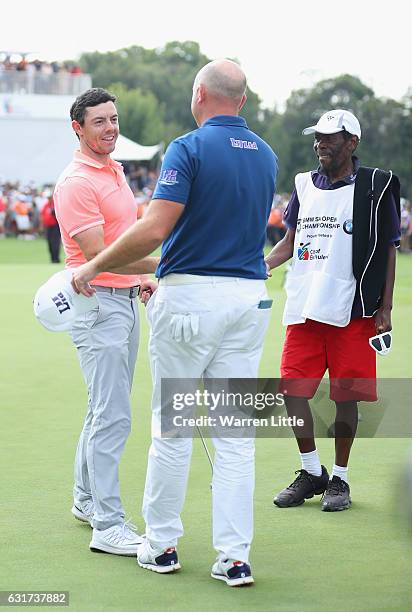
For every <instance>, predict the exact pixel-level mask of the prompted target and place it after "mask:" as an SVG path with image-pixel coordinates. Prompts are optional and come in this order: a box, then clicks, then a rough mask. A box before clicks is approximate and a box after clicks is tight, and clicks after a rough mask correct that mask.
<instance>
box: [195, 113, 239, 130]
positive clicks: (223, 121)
mask: <svg viewBox="0 0 412 612" xmlns="http://www.w3.org/2000/svg"><path fill="white" fill-rule="evenodd" d="M206 125H233V126H236V127H245V128H247V123H246V120H245V119H244V118H243V117H239V116H238V115H216V116H215V117H210V119H208V120H207V121H205V122H204V123H203V124H202V127H205V126H206Z"/></svg>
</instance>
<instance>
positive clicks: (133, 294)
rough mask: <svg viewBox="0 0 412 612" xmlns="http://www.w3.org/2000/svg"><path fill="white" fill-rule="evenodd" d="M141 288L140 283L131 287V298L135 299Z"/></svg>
mask: <svg viewBox="0 0 412 612" xmlns="http://www.w3.org/2000/svg"><path fill="white" fill-rule="evenodd" d="M139 289H140V285H137V287H130V291H129V299H130V300H134V298H135V297H137V296H138V295H139Z"/></svg>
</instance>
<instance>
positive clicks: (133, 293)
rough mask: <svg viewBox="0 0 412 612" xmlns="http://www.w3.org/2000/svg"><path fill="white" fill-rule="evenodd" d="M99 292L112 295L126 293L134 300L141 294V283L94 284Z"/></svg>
mask: <svg viewBox="0 0 412 612" xmlns="http://www.w3.org/2000/svg"><path fill="white" fill-rule="evenodd" d="M92 287H94V289H96V291H97V292H101V293H111V294H112V295H114V294H116V295H125V296H126V297H128V298H129V299H130V300H133V299H134V298H135V297H137V296H138V295H139V289H140V285H137V287H103V286H102V285H92Z"/></svg>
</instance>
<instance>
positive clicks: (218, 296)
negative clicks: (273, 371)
mask: <svg viewBox="0 0 412 612" xmlns="http://www.w3.org/2000/svg"><path fill="white" fill-rule="evenodd" d="M265 298H267V293H266V288H265V283H264V281H260V280H249V279H240V278H230V277H226V278H222V277H199V276H192V275H178V274H171V275H169V276H167V277H165V278H164V279H161V282H160V286H159V288H158V290H157V291H156V293H155V295H154V296H153V297H152V298H151V300H150V301H149V304H148V311H147V316H148V319H149V323H150V325H151V335H150V342H149V355H150V361H151V369H152V377H153V398H152V444H151V447H150V450H149V458H148V467H147V475H146V486H145V492H144V499H143V517H144V519H145V521H146V535H147V537H148V539H149V541H150V542H151V543H152V544H154V545H155V546H158V547H160V548H163V549H164V548H168V547H171V546H176V544H177V540H178V538H179V537H180V536H181V535H182V534H183V526H182V522H181V519H180V513H181V511H182V507H183V503H184V499H185V494H186V487H187V480H188V474H189V466H190V458H191V452H192V439H191V438H170V439H165V438H161V435H160V417H161V414H160V412H161V397H160V395H161V393H160V391H161V380H162V378H186V379H187V378H195V379H199V378H200V377H201V376H204V377H205V378H211V379H213V378H256V377H257V374H258V366H259V361H260V357H261V353H262V345H263V340H264V336H265V333H266V330H267V326H268V323H269V317H270V309H260V308H258V305H259V302H260V301H261V300H263V299H265ZM150 302H152V303H150ZM182 321H183V323H182ZM188 321H189V323H190V324H188V323H187V322H188ZM213 444H214V447H215V456H214V474H213V481H212V496H213V545H214V547H215V549H216V550H217V551H218V554H219V556H220V557H221V558H231V559H237V560H239V561H245V562H248V559H249V550H250V545H251V542H252V538H253V492H254V482H255V467H254V463H255V462H254V455H255V444H254V439H251V438H240V439H238V438H224V439H222V438H213ZM199 527H201V525H199Z"/></svg>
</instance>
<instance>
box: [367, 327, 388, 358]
mask: <svg viewBox="0 0 412 612" xmlns="http://www.w3.org/2000/svg"><path fill="white" fill-rule="evenodd" d="M369 345H370V346H371V347H372V348H373V350H374V351H376V352H377V353H378V355H387V354H388V353H389V351H390V350H391V347H392V334H391V332H384V333H383V334H378V335H377V336H372V338H369Z"/></svg>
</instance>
